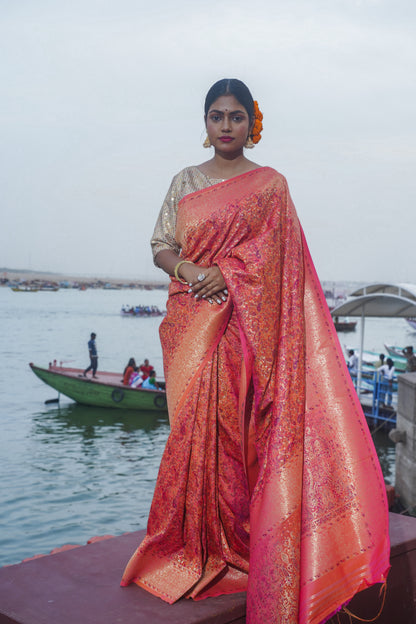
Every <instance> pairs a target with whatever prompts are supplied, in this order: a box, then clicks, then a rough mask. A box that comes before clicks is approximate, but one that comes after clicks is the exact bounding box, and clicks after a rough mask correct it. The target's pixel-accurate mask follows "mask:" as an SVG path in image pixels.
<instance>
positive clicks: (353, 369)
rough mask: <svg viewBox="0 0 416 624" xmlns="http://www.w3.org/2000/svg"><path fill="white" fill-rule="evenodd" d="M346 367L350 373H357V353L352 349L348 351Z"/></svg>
mask: <svg viewBox="0 0 416 624" xmlns="http://www.w3.org/2000/svg"><path fill="white" fill-rule="evenodd" d="M348 355H349V358H348V363H347V366H348V369H349V371H350V374H351V375H358V355H356V354H355V353H354V349H350V350H349V351H348Z"/></svg>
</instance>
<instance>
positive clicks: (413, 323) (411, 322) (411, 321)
mask: <svg viewBox="0 0 416 624" xmlns="http://www.w3.org/2000/svg"><path fill="white" fill-rule="evenodd" d="M406 321H407V322H408V323H409V325H410V327H411V328H412V329H414V330H415V331H416V318H407V319H406Z"/></svg>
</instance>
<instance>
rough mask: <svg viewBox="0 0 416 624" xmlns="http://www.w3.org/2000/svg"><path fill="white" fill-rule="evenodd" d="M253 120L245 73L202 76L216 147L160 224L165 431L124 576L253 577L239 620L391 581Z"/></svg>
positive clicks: (221, 581) (281, 615) (355, 414)
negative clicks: (255, 156)
mask: <svg viewBox="0 0 416 624" xmlns="http://www.w3.org/2000/svg"><path fill="white" fill-rule="evenodd" d="M261 119H262V116H261V113H260V111H259V110H258V106H257V105H256V104H255V103H254V102H253V98H252V97H251V94H250V92H249V90H248V89H247V87H246V86H245V85H244V84H243V83H241V82H240V81H238V80H227V79H226V80H220V81H219V82H217V83H215V84H214V85H213V87H211V89H210V90H209V92H208V94H207V97H206V102H205V123H206V129H207V140H206V142H205V145H212V146H213V147H214V151H215V154H214V157H213V158H212V159H210V160H208V161H206V162H204V163H203V164H201V165H199V166H198V167H189V168H187V169H185V170H183V171H181V172H180V173H179V174H178V175H177V176H175V177H174V179H173V182H172V185H171V187H170V189H169V192H168V195H167V197H166V200H165V202H164V204H163V206H162V210H161V213H160V215H159V220H158V222H157V225H156V229H155V234H154V237H153V240H152V246H153V252H154V255H155V262H156V264H157V265H158V266H159V267H160V268H162V269H163V270H164V271H166V272H167V273H168V274H169V275H170V276H171V284H170V289H169V301H168V305H167V316H166V317H165V319H164V321H163V322H162V325H161V329H160V335H161V341H162V347H163V353H164V366H165V376H166V383H167V393H168V395H167V398H168V407H169V417H170V424H171V433H170V436H169V439H168V442H167V445H166V449H165V452H164V455H163V459H162V462H161V466H160V471H159V476H158V480H157V484H156V489H155V494H154V498H153V503H152V508H151V511H150V515H149V521H148V529H147V536H146V538H145V540H144V541H143V542H142V544H141V545H140V546H139V548H138V549H137V551H136V552H135V553H134V554H133V556H132V558H131V559H130V562H129V563H128V565H127V568H126V570H125V573H124V576H123V580H122V585H128V584H129V583H131V582H135V583H136V584H138V585H139V586H141V587H144V588H145V589H147V590H148V591H150V592H152V593H153V594H155V595H157V596H160V597H161V598H163V599H164V600H166V601H167V602H170V603H172V602H175V601H176V600H178V599H179V598H181V597H183V596H186V597H192V598H194V599H199V598H205V597H207V596H216V595H219V594H224V593H232V592H238V591H242V590H246V589H247V622H248V623H249V624H258V623H260V622H262V623H263V622H285V624H294V623H295V622H308V623H312V622H313V623H318V622H321V621H323V620H325V619H327V618H328V617H329V616H330V615H331V614H332V613H335V612H336V611H337V610H339V609H340V608H341V605H343V604H345V603H346V602H348V601H349V600H350V599H351V598H352V596H353V595H354V594H355V593H356V592H358V591H359V590H361V589H363V588H365V587H367V586H368V585H371V584H373V583H376V582H383V581H384V580H385V577H386V574H387V570H388V567H389V564H388V556H389V541H388V528H387V513H386V510H387V507H386V497H385V490H384V483H383V478H382V475H381V471H380V467H379V464H378V461H377V457H376V454H375V451H374V447H373V444H372V441H371V437H370V435H369V432H368V429H367V427H366V424H365V420H364V417H363V414H362V411H361V408H360V404H359V402H358V400H357V396H356V393H355V391H354V389H353V387H352V384H351V379H350V376H349V374H348V371H347V369H346V366H345V362H344V361H343V356H342V352H340V350H339V346H338V341H337V338H336V334H335V330H334V325H333V322H332V320H331V318H330V316H329V312H328V308H327V305H326V303H325V298H324V296H323V294H322V290H321V288H320V284H319V281H318V278H317V276H316V274H315V271H314V268H313V265H312V262H311V259H310V256H309V253H308V250H307V247H306V243H305V241H304V238H303V234H302V230H301V228H300V225H299V222H298V219H297V216H296V212H295V209H294V206H293V204H292V201H291V198H290V195H289V191H288V188H287V183H286V180H285V179H284V177H283V176H282V175H280V174H279V173H277V172H276V171H275V170H273V169H271V168H269V167H261V166H260V165H258V164H256V163H254V162H252V161H250V160H248V159H247V158H246V157H245V156H244V147H252V145H253V143H257V142H258V141H259V140H260V132H261V130H262V125H261ZM341 458H342V461H341Z"/></svg>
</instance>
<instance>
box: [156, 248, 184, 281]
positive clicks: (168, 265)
mask: <svg viewBox="0 0 416 624" xmlns="http://www.w3.org/2000/svg"><path fill="white" fill-rule="evenodd" d="M155 262H156V264H157V266H158V267H160V268H161V269H162V270H163V271H165V273H167V274H168V275H174V274H175V267H176V265H177V264H178V262H180V258H179V256H178V254H176V253H175V252H174V251H171V250H170V249H162V250H161V251H159V253H158V254H156V257H155Z"/></svg>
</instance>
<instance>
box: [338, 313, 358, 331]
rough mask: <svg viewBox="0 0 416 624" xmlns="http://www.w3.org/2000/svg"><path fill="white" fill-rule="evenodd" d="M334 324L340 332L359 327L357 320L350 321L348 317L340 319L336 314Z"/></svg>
mask: <svg viewBox="0 0 416 624" xmlns="http://www.w3.org/2000/svg"><path fill="white" fill-rule="evenodd" d="M334 325H335V329H336V330H337V331H339V332H352V331H355V328H356V327H357V321H348V320H347V319H345V320H344V321H340V320H338V317H337V316H336V317H335V319H334Z"/></svg>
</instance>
